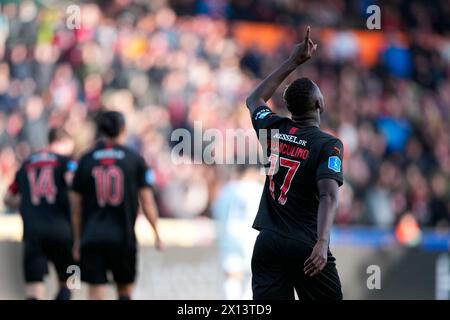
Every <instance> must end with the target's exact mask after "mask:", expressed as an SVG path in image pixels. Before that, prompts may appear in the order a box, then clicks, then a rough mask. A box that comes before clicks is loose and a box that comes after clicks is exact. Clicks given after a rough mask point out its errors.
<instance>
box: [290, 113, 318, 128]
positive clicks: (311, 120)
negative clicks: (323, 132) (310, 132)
mask: <svg viewBox="0 0 450 320" xmlns="http://www.w3.org/2000/svg"><path fill="white" fill-rule="evenodd" d="M292 121H293V122H294V124H295V125H296V126H298V127H318V128H319V127H320V122H319V119H317V117H315V116H304V117H296V116H294V115H293V116H292Z"/></svg>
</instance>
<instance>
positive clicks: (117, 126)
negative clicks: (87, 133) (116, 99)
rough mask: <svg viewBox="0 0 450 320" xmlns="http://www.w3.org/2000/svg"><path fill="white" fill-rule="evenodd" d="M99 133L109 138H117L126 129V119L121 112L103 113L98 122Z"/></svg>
mask: <svg viewBox="0 0 450 320" xmlns="http://www.w3.org/2000/svg"><path fill="white" fill-rule="evenodd" d="M97 127H98V132H99V133H100V134H101V135H104V136H106V137H108V138H117V137H118V136H119V134H120V133H121V132H122V130H123V128H124V127H125V117H124V116H123V114H122V113H121V112H117V111H105V112H102V113H101V114H100V115H99V117H98V120H97Z"/></svg>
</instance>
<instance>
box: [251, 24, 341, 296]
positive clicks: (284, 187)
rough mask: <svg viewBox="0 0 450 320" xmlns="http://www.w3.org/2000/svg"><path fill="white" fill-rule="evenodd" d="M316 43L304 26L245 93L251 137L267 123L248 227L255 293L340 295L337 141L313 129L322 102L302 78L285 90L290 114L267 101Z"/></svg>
mask: <svg viewBox="0 0 450 320" xmlns="http://www.w3.org/2000/svg"><path fill="white" fill-rule="evenodd" d="M316 49H317V45H316V44H314V42H313V41H312V40H311V38H310V27H308V29H307V31H306V35H305V39H304V42H302V43H300V44H297V45H296V46H295V48H294V50H293V52H292V54H291V56H290V57H289V58H288V59H287V60H286V61H284V62H283V63H282V64H281V65H280V66H279V67H278V68H277V69H276V70H274V71H273V72H272V73H271V74H270V75H269V76H268V77H267V78H265V79H264V80H263V81H262V82H261V83H260V84H259V85H258V86H257V87H256V88H255V89H254V91H253V92H252V93H251V94H250V95H249V96H248V98H247V101H246V103H247V107H248V108H249V110H250V113H251V117H252V123H253V126H254V128H255V130H256V131H257V134H258V136H261V137H262V136H263V135H261V130H268V132H269V133H268V135H267V137H269V138H270V139H271V143H270V144H269V147H268V150H267V151H268V156H269V158H268V160H269V161H268V164H269V165H270V167H269V168H268V171H267V177H266V183H265V187H264V191H263V195H262V198H261V202H260V206H259V210H258V213H257V216H256V219H255V222H254V224H253V227H254V228H255V229H257V230H259V231H260V233H259V235H258V238H257V240H256V243H255V247H254V251H253V257H252V275H253V277H252V287H253V297H254V298H255V299H293V298H294V289H295V291H296V292H297V295H298V296H299V298H300V299H307V300H316V299H334V300H339V299H342V291H341V284H340V280H339V276H338V273H337V270H336V265H335V259H334V257H333V256H332V254H331V252H330V250H329V242H330V231H331V227H332V224H333V220H334V217H335V214H336V210H337V204H338V188H339V186H341V185H342V183H343V175H342V170H343V169H342V157H343V151H344V150H343V145H342V142H341V141H340V140H339V139H338V138H336V137H334V136H332V135H330V134H328V133H325V132H323V131H322V130H320V128H319V125H320V115H321V113H322V112H323V109H324V101H323V97H322V94H321V92H320V89H319V87H318V86H317V85H316V84H315V83H314V82H313V81H312V80H310V79H308V78H299V79H297V80H295V81H293V82H292V83H291V84H290V85H289V86H288V87H287V88H286V90H285V92H284V100H285V103H286V106H287V109H288V110H289V112H290V113H291V115H292V116H291V117H290V118H287V117H280V116H278V115H277V114H275V113H273V112H272V110H271V109H270V108H269V107H268V106H267V105H266V102H267V101H268V100H269V99H270V97H271V96H272V95H273V93H274V92H275V90H276V89H277V88H278V87H279V85H280V84H281V83H282V82H283V81H284V80H285V79H286V77H287V76H288V75H289V74H290V73H291V72H293V71H294V70H296V69H297V68H298V67H299V66H300V65H302V64H303V63H305V62H306V61H308V60H309V59H310V58H311V56H312V55H313V53H314V52H315V51H316Z"/></svg>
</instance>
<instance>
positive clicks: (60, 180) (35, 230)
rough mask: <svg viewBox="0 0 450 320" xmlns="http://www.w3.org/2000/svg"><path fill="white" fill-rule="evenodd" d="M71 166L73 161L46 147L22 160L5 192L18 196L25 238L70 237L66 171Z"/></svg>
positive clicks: (49, 238) (57, 238) (74, 164)
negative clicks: (19, 196)
mask: <svg viewBox="0 0 450 320" xmlns="http://www.w3.org/2000/svg"><path fill="white" fill-rule="evenodd" d="M75 169H76V162H74V161H72V160H71V159H70V158H68V157H65V156H61V155H58V154H56V153H53V152H50V151H46V150H43V151H39V152H37V153H34V154H32V155H31V156H30V157H28V158H27V159H26V160H25V161H24V162H23V164H22V166H21V167H20V169H19V170H18V172H17V173H16V177H15V180H14V182H13V183H12V184H11V186H10V187H9V191H10V192H11V193H12V194H18V193H20V195H21V203H20V213H21V215H22V218H23V227H24V237H25V238H28V237H32V238H35V239H48V240H52V239H55V240H62V241H64V240H70V239H71V238H72V229H71V224H70V204H69V198H68V190H69V186H68V185H67V179H66V174H67V173H68V172H69V171H74V170H75Z"/></svg>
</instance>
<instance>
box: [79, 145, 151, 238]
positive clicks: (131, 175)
mask: <svg viewBox="0 0 450 320" xmlns="http://www.w3.org/2000/svg"><path fill="white" fill-rule="evenodd" d="M142 179H146V165H145V161H144V160H143V158H142V157H141V156H140V155H138V154H137V153H135V152H133V151H131V150H130V149H128V148H126V147H124V146H121V145H117V144H116V145H112V144H108V143H107V142H105V141H100V142H99V143H97V144H96V145H95V146H94V147H93V148H92V149H91V150H90V151H88V152H87V153H86V154H85V155H84V156H82V158H81V159H80V161H79V165H78V170H77V172H76V174H75V177H74V182H73V189H74V190H75V191H76V192H78V193H79V194H80V195H81V197H82V206H83V209H82V211H83V212H82V214H83V219H82V236H81V241H82V243H83V244H86V243H99V242H106V243H120V244H129V245H134V244H135V235H134V224H135V221H136V216H137V212H138V206H139V204H138V192H139V188H140V186H141V185H142V184H143V182H142Z"/></svg>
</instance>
